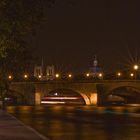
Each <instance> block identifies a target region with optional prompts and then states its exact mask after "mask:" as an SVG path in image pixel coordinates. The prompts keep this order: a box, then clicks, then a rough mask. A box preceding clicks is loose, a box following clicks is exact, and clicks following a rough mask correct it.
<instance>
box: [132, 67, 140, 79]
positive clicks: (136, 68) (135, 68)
mask: <svg viewBox="0 0 140 140" xmlns="http://www.w3.org/2000/svg"><path fill="white" fill-rule="evenodd" d="M133 69H134V70H135V79H137V71H138V69H139V66H138V65H137V64H135V65H134V66H133Z"/></svg>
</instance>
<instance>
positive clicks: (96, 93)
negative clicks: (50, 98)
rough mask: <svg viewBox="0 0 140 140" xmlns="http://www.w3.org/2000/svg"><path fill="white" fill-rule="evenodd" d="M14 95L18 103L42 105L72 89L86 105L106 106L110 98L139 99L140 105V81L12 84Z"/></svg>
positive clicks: (137, 101)
mask: <svg viewBox="0 0 140 140" xmlns="http://www.w3.org/2000/svg"><path fill="white" fill-rule="evenodd" d="M10 89H11V91H13V92H12V93H13V94H14V95H15V96H17V98H18V102H21V100H24V102H25V103H27V104H31V105H33V104H36V105H38V104H40V102H41V99H42V97H43V96H45V95H47V94H48V93H50V92H52V91H54V90H56V89H70V90H72V91H74V92H77V93H79V94H80V95H81V96H82V97H83V99H84V101H85V103H86V105H104V104H105V103H106V102H107V100H108V97H109V96H110V95H111V96H115V97H118V99H119V98H125V99H129V100H131V99H134V98H135V99H137V100H135V101H134V102H136V103H140V81H139V80H99V81H80V82H77V81H46V82H28V81H26V82H12V83H11V84H10Z"/></svg>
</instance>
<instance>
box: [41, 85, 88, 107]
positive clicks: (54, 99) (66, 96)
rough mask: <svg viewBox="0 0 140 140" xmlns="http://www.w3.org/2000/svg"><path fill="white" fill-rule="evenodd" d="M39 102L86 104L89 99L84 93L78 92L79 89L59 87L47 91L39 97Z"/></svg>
mask: <svg viewBox="0 0 140 140" xmlns="http://www.w3.org/2000/svg"><path fill="white" fill-rule="evenodd" d="M41 103H44V104H45V103H48V104H49V103H50V104H73V105H85V104H86V105H88V104H90V99H89V98H88V97H87V96H86V95H85V94H83V93H80V92H79V91H74V90H72V89H64V88H59V89H55V90H52V91H50V92H49V93H47V94H46V95H45V96H44V97H43V98H42V99H41Z"/></svg>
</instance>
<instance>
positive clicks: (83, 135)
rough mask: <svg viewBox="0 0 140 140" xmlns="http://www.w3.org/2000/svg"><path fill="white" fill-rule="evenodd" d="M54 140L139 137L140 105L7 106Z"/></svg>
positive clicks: (108, 139)
mask: <svg viewBox="0 0 140 140" xmlns="http://www.w3.org/2000/svg"><path fill="white" fill-rule="evenodd" d="M6 110H7V112H9V113H11V114H13V115H14V116H16V117H17V118H18V119H20V120H21V121H23V122H24V123H25V124H27V125H30V126H31V127H33V128H35V129H36V130H37V131H39V132H40V133H42V134H43V135H45V136H47V137H49V138H50V139H51V140H78V139H79V140H119V139H124V140H139V139H140V133H139V130H140V108H139V107H124V106H122V107H92V106H76V107H74V106H36V107H32V106H20V107H11V106H10V107H7V108H6Z"/></svg>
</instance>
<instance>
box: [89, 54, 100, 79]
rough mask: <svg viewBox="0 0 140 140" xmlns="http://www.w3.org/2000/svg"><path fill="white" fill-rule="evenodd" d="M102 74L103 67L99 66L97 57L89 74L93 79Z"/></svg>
mask: <svg viewBox="0 0 140 140" xmlns="http://www.w3.org/2000/svg"><path fill="white" fill-rule="evenodd" d="M100 73H102V69H101V67H100V66H99V64H98V60H97V57H96V55H95V56H94V61H93V66H92V67H91V68H90V70H89V74H90V75H91V76H92V77H94V78H96V77H98V76H99V74H100Z"/></svg>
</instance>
